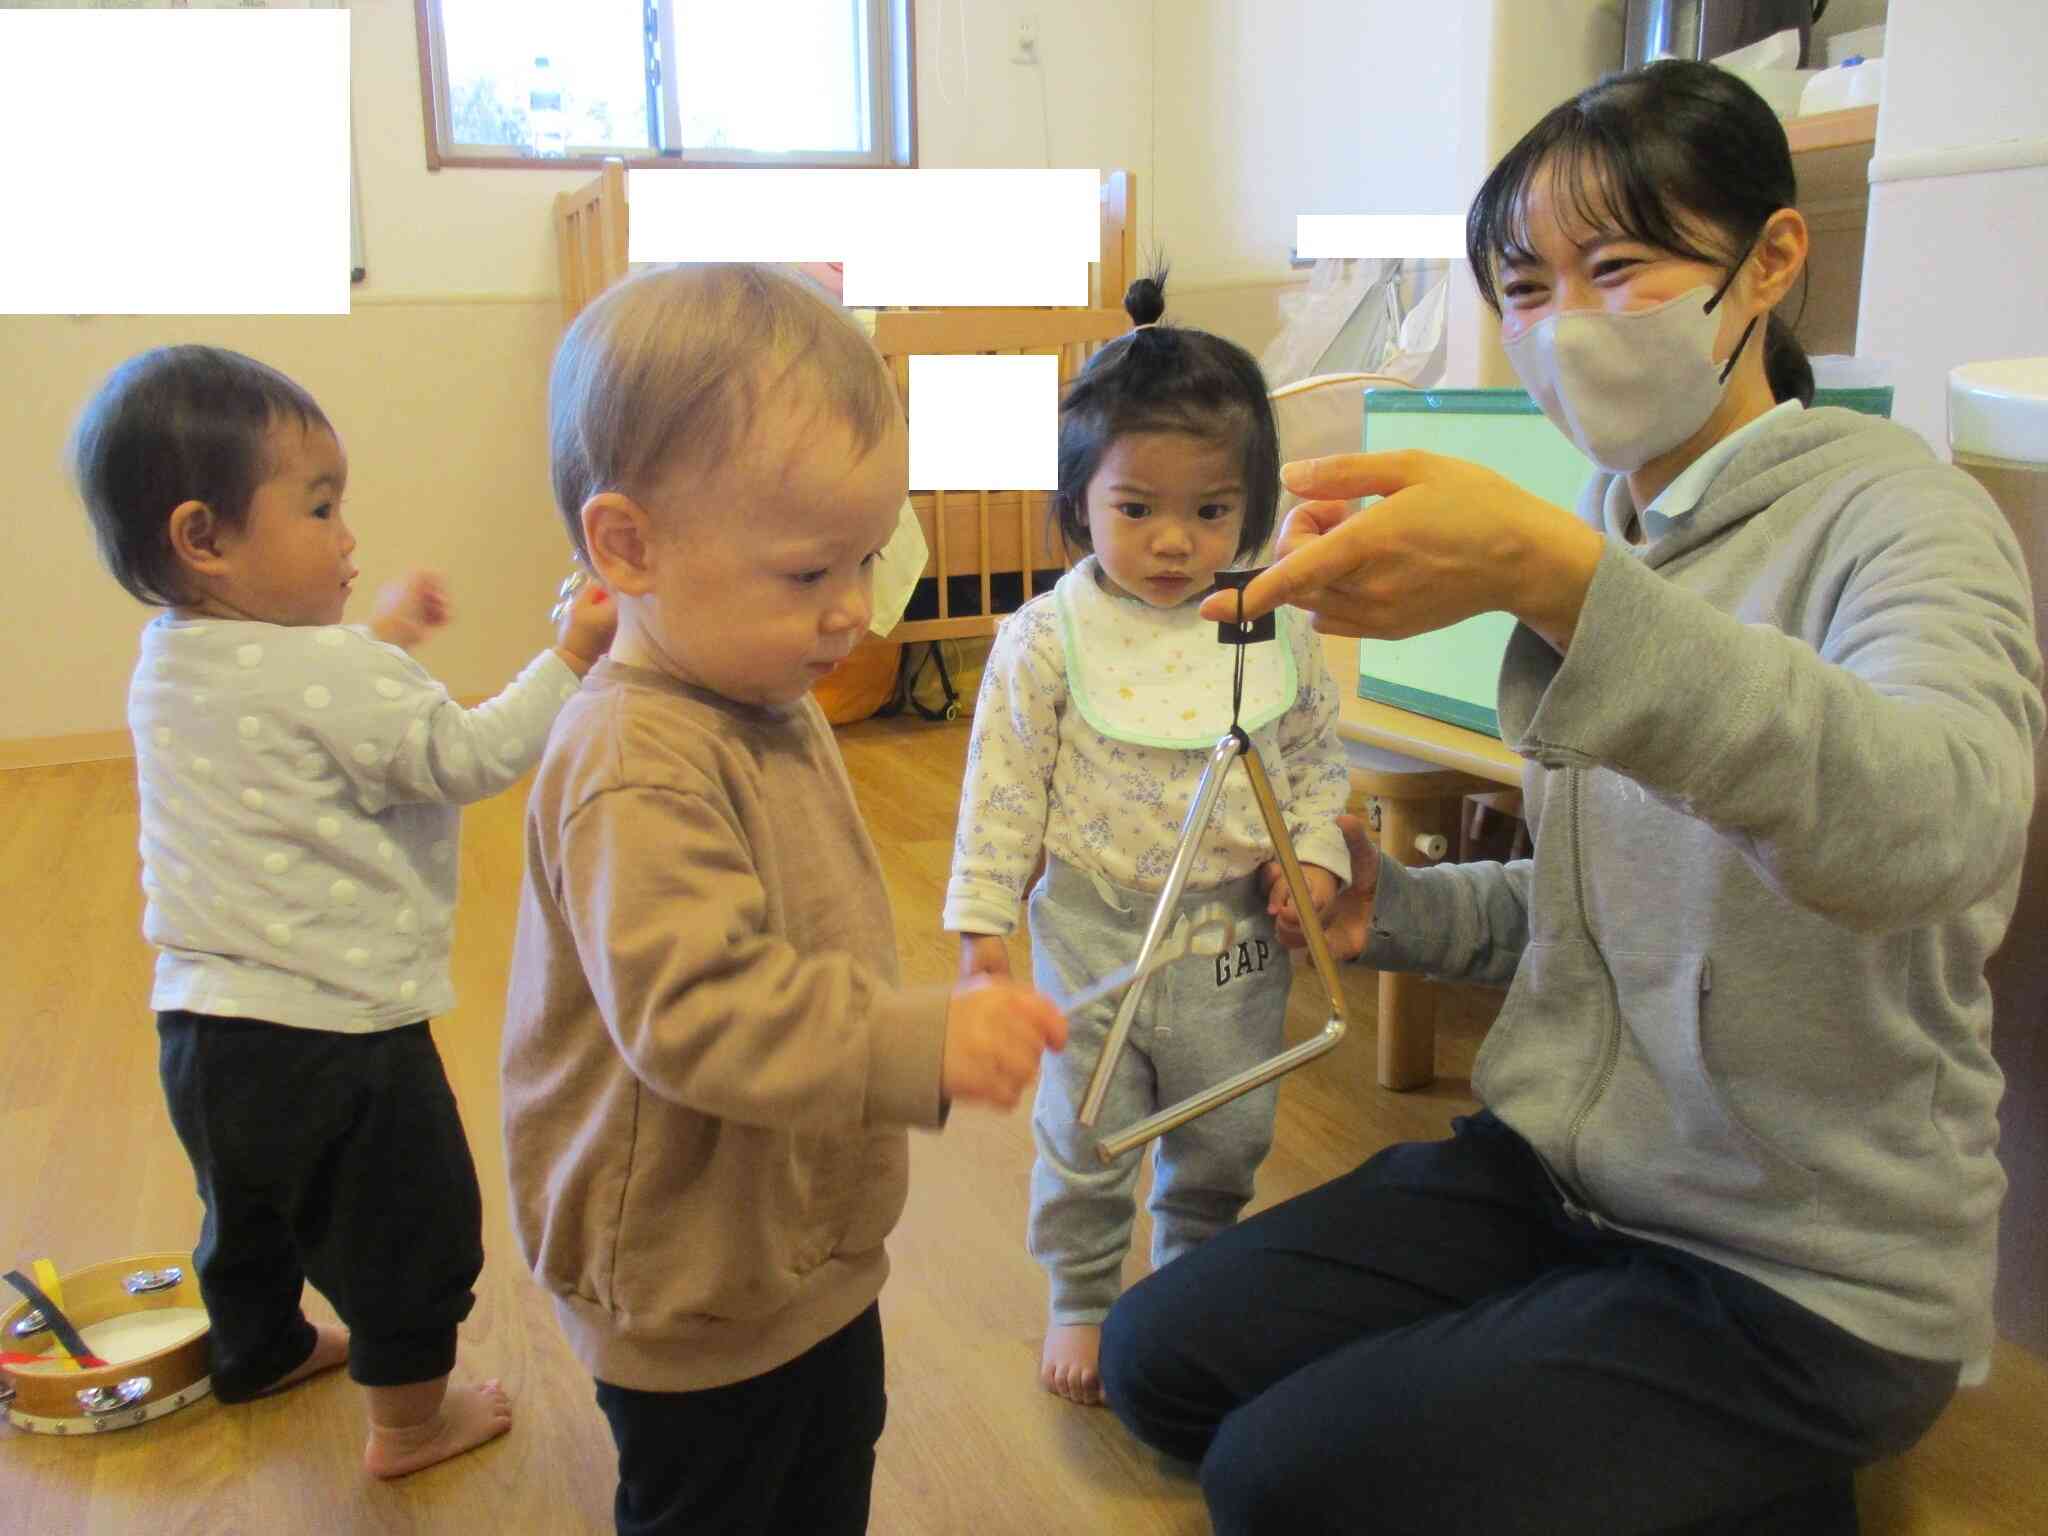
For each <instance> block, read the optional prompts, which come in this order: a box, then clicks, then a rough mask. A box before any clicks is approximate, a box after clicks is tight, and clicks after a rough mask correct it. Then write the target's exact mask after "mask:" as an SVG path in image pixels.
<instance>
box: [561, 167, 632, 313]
mask: <svg viewBox="0 0 2048 1536" xmlns="http://www.w3.org/2000/svg"><path fill="white" fill-rule="evenodd" d="M555 254H556V256H557V257H558V259H559V260H560V262H561V268H562V324H563V325H564V326H565V327H566V326H567V325H568V324H569V322H571V321H572V320H574V319H575V318H576V317H577V316H578V315H580V314H581V313H583V306H584V305H586V304H588V303H589V302H590V301H591V300H592V299H594V298H596V297H597V296H598V295H599V294H600V293H603V292H604V291H605V289H607V288H609V287H611V285H612V284H613V283H616V282H617V281H618V280H619V279H620V278H622V277H624V276H625V275H626V162H625V161H623V160H617V159H613V160H607V161H605V163H604V168H603V169H602V170H601V171H599V172H598V174H597V176H596V177H595V178H594V179H593V180H591V181H588V182H585V183H584V184H583V185H582V186H580V187H577V188H575V189H573V190H572V191H568V192H558V193H556V194H555Z"/></svg>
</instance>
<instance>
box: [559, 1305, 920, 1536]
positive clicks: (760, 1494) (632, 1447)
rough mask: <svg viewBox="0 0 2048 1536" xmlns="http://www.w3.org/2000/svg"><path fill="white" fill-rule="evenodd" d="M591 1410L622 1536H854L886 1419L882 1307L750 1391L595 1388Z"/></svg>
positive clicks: (738, 1385)
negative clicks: (608, 1456) (615, 1482)
mask: <svg viewBox="0 0 2048 1536" xmlns="http://www.w3.org/2000/svg"><path fill="white" fill-rule="evenodd" d="M597 1406H598V1407H599V1408H601V1409H602V1410H604V1416H605V1420H606V1422H608V1423H609V1424H610V1425H611V1430H612V1441H613V1443H614V1444H616V1445H617V1446H618V1448H619V1491H618V1495H617V1497H616V1499H615V1500H614V1509H613V1515H614V1519H615V1520H616V1522H617V1525H618V1531H619V1536H859V1533H860V1532H862V1531H865V1530H866V1529H867V1528H868V1499H869V1496H870V1494H871V1492H872V1490H873V1486H874V1480H875V1442H876V1441H877V1440H879V1439H881V1437H882V1420H883V1418H884V1417H885V1415H886V1413H887V1409H888V1398H887V1396H886V1394H885V1392H884V1390H883V1385H882V1313H881V1308H880V1307H879V1306H878V1305H874V1306H870V1307H869V1308H868V1309H867V1311H865V1312H863V1313H862V1314H861V1315H860V1316H859V1317H857V1318H855V1319H854V1320H853V1321H852V1322H850V1323H848V1324H847V1325H846V1326H845V1327H844V1328H842V1329H840V1330H839V1332H837V1333H835V1334H833V1335H832V1336H831V1337H830V1338H828V1339H825V1340H823V1341H822V1342H821V1343H818V1344H814V1345H813V1346H812V1347H811V1348H810V1349H808V1350H806V1351H805V1352H804V1353H803V1354H801V1355H798V1356H797V1357H796V1358H795V1359H794V1360H792V1361H790V1362H789V1363H788V1364H787V1365H780V1366H777V1367H776V1368H775V1369H774V1370H772V1371H766V1372H763V1373H762V1374H761V1375H759V1376H753V1377H749V1378H748V1379H747V1380H745V1381H736V1382H734V1383H732V1384H731V1385H730V1386H724V1387H708V1388H706V1389H704V1390H703V1391H700V1392H641V1391H637V1390H635V1389H633V1388H631V1387H621V1386H616V1385H614V1384H613V1383H611V1382H608V1381H600V1382H599V1383H598V1384H597Z"/></svg>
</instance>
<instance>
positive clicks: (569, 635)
mask: <svg viewBox="0 0 2048 1536" xmlns="http://www.w3.org/2000/svg"><path fill="white" fill-rule="evenodd" d="M618 628H619V609H618V605H617V604H616V603H614V602H613V601H612V598H611V594H610V593H609V592H607V591H605V589H604V588H603V587H601V586H599V585H598V584H597V583H596V582H594V581H588V580H586V581H585V582H584V583H583V585H582V586H580V587H578V588H577V589H576V595H575V596H574V597H573V598H571V599H570V600H569V602H568V604H567V606H566V607H564V608H563V609H562V616H561V617H560V618H559V619H558V620H556V621H555V654H556V655H558V656H560V657H561V658H562V660H563V661H565V662H567V663H568V664H569V667H570V670H572V671H573V672H575V674H576V675H577V676H578V677H581V676H582V675H583V674H584V673H586V672H588V671H589V670H590V669H591V668H592V667H594V666H596V665H597V663H598V661H599V660H600V659H601V658H602V657H603V655H604V653H605V652H606V651H608V650H610V649H611V644H612V636H613V635H614V634H616V633H618Z"/></svg>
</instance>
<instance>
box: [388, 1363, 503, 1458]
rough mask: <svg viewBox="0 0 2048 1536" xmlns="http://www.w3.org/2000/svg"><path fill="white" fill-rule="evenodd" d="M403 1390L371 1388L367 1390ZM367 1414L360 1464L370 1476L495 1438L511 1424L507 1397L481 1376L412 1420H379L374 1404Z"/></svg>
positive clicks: (472, 1446) (442, 1455) (460, 1451)
mask: <svg viewBox="0 0 2048 1536" xmlns="http://www.w3.org/2000/svg"><path fill="white" fill-rule="evenodd" d="M406 1390H409V1389H407V1388H385V1387H377V1388H372V1389H371V1391H372V1392H373V1393H374V1392H381V1391H406ZM371 1415H372V1417H371V1423H370V1443H369V1444H368V1445H367V1446H365V1447H364V1448H363V1469H364V1470H365V1471H367V1472H368V1473H369V1474H370V1475H371V1476H372V1477H386V1478H389V1477H404V1476H405V1475H406V1474H407V1473H408V1472H417V1471H419V1470H420V1468H422V1467H431V1466H432V1465H433V1464H434V1463H435V1462H437V1461H446V1460H448V1459H449V1458H450V1457H451V1456H460V1455H461V1454H462V1453H463V1452H464V1451H467V1450H473V1449H474V1448H475V1447H477V1446H479V1445H482V1444H483V1443H484V1442H485V1441H486V1440H495V1439H497V1438H498V1436H500V1435H502V1434H503V1433H505V1431H506V1430H508V1429H510V1428H511V1427H512V1400H511V1399H510V1398H509V1397H507V1396H506V1395H505V1389H504V1388H503V1387H501V1386H499V1385H498V1384H497V1383H496V1382H495V1381H486V1382H483V1383H482V1384H480V1385H478V1386H475V1387H464V1388H458V1389H457V1390H456V1391H453V1392H450V1393H449V1394H448V1395H447V1396H446V1397H445V1398H444V1399H443V1400H442V1402H441V1404H440V1406H439V1407H438V1408H436V1409H435V1410H434V1411H433V1413H432V1415H431V1416H430V1417H428V1418H427V1419H425V1420H423V1421H422V1422H420V1423H417V1424H398V1425H394V1424H379V1423H377V1422H376V1407H375V1405H374V1403H373V1406H372V1408H371Z"/></svg>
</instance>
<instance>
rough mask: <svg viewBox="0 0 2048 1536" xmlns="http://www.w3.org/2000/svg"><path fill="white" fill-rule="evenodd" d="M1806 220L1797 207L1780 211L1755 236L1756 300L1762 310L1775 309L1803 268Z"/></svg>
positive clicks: (1806, 244)
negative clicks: (1760, 303)
mask: <svg viewBox="0 0 2048 1536" xmlns="http://www.w3.org/2000/svg"><path fill="white" fill-rule="evenodd" d="M1811 243H1812V242H1811V239H1810V237H1809V235H1808V233H1807V228H1806V218H1805V216H1804V215H1803V214H1801V213H1800V211H1799V210H1798V209H1797V208H1780V209H1779V210H1778V211H1777V212H1776V213H1774V214H1772V215H1771V216H1770V218H1769V219H1767V220H1765V221H1764V227H1763V230H1762V232H1761V233H1759V234H1758V235H1757V237H1756V250H1755V254H1754V255H1753V256H1752V257H1751V258H1750V259H1751V260H1752V261H1753V262H1754V263H1755V264H1756V273H1757V277H1756V297H1757V298H1758V299H1759V300H1760V301H1761V302H1762V305H1763V307H1764V308H1765V309H1776V308H1777V307H1778V303H1779V301H1780V300H1782V299H1783V298H1784V297H1785V295H1786V294H1788V293H1790V292H1791V291H1792V285H1793V284H1794V283H1795V282H1797V281H1798V280H1799V274H1800V273H1801V272H1802V271H1804V270H1805V268H1806V257H1807V253H1808V251H1809V249H1810V247H1811Z"/></svg>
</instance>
